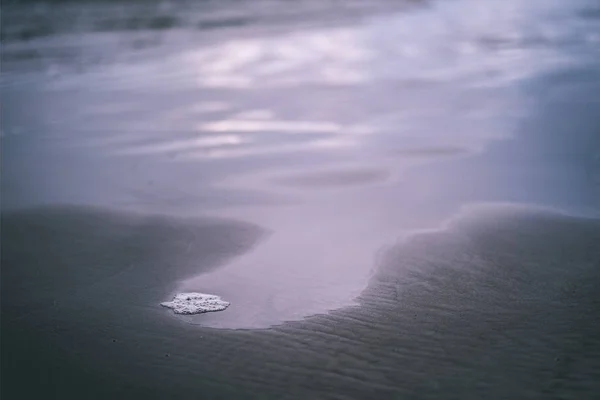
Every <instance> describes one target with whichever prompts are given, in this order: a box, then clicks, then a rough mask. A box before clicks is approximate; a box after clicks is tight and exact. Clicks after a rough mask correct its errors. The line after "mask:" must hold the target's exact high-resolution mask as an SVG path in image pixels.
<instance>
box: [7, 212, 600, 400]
mask: <svg viewBox="0 0 600 400" xmlns="http://www.w3.org/2000/svg"><path fill="white" fill-rule="evenodd" d="M262 233H263V232H262V231H261V230H260V229H259V228H256V227H253V226H250V225H247V224H240V223H235V222H230V221H219V220H211V221H206V220H194V221H191V220H186V221H182V220H177V219H172V218H164V217H144V216H141V215H138V216H131V215H126V214H120V213H114V212H110V211H106V210H99V209H86V208H66V207H63V208H48V209H39V210H36V211H27V212H20V213H12V214H5V215H3V217H2V282H1V283H2V375H3V376H2V395H3V398H7V399H12V398H127V399H133V398H207V399H218V398H231V399H239V398H257V399H264V398H273V399H282V398H337V399H341V398H390V397H393V398H424V399H427V398H444V399H448V398H456V399H480V398H482V397H483V396H485V397H486V398H494V399H507V398H514V399H516V398H518V399H525V398H535V399H537V398H544V399H545V398H573V399H591V398H593V395H594V393H598V392H599V391H600V323H599V321H600V295H599V292H598V290H597V287H598V285H600V247H598V245H597V244H598V243H600V221H598V220H590V219H578V218H572V217H566V216H560V215H556V214H551V213H546V212H541V211H534V210H531V209H520V208H515V207H507V206H498V207H495V208H494V207H488V208H485V209H483V210H474V211H470V212H467V213H465V216H463V217H462V218H460V219H459V220H458V221H455V222H454V223H452V224H451V226H450V227H449V228H448V229H447V230H444V231H437V232H431V233H424V234H420V235H417V236H415V237H413V238H412V239H410V240H409V241H407V242H405V243H401V244H398V245H396V246H395V247H393V248H391V249H390V250H389V251H388V252H387V253H386V256H385V257H383V260H382V264H381V266H380V268H379V270H378V272H377V274H376V275H375V276H374V277H373V278H372V280H371V281H370V283H369V286H368V288H367V289H366V290H365V291H364V292H363V294H362V295H361V297H360V299H359V301H360V306H359V307H352V308H345V309H340V310H337V311H334V312H332V313H330V314H328V315H320V316H314V317H310V318H307V319H306V320H304V321H298V322H291V323H286V324H283V325H281V326H278V327H275V328H274V329H269V330H253V331H242V330H238V331H236V330H214V329H208V328H202V327H199V326H195V325H190V324H187V323H186V322H184V321H182V320H181V319H179V318H177V317H175V316H173V315H172V314H171V313H170V312H169V311H168V310H165V309H164V308H161V307H159V306H158V305H157V303H158V302H159V301H160V300H162V299H164V298H165V296H167V295H168V294H169V291H170V290H172V289H173V284H174V283H176V281H177V280H178V279H182V278H184V277H187V276H189V275H190V274H197V273H198V272H200V271H209V270H210V269H212V268H215V267H216V266H218V265H219V264H220V263H222V262H223V261H224V260H226V259H227V258H229V257H231V256H234V255H237V254H240V253H241V252H243V251H244V250H246V249H248V248H249V247H250V246H251V245H252V244H253V243H255V242H256V241H257V240H258V239H259V238H260V237H261V234H262ZM407 276H408V279H407ZM233 306H235V305H233Z"/></svg>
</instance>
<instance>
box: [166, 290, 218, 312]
mask: <svg viewBox="0 0 600 400" xmlns="http://www.w3.org/2000/svg"><path fill="white" fill-rule="evenodd" d="M160 305H161V306H163V307H168V308H172V309H173V311H174V312H175V314H201V313H205V312H211V311H223V310H224V309H226V308H227V307H229V303H228V302H226V301H224V300H222V299H221V297H219V296H216V295H213V294H205V293H179V294H178V295H177V296H175V297H174V298H173V301H165V302H163V303H160Z"/></svg>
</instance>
